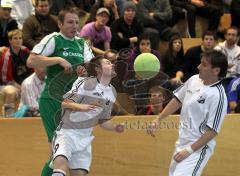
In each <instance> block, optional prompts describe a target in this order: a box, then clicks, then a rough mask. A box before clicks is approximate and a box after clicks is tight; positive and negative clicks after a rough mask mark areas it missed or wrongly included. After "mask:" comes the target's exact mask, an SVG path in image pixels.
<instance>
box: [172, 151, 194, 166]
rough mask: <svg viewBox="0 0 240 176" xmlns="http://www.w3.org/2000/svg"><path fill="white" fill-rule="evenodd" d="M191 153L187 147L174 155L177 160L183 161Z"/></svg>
mask: <svg viewBox="0 0 240 176" xmlns="http://www.w3.org/2000/svg"><path fill="white" fill-rule="evenodd" d="M190 155H191V154H190V153H189V152H188V151H187V150H186V149H183V150H181V151H179V152H177V153H176V154H175V155H174V156H173V159H174V160H175V161H176V162H178V163H179V162H181V161H182V160H184V159H185V158H187V157H189V156H190Z"/></svg>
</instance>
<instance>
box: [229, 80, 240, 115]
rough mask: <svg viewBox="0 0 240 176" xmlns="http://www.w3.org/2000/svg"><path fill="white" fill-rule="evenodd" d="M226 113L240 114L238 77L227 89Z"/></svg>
mask: <svg viewBox="0 0 240 176" xmlns="http://www.w3.org/2000/svg"><path fill="white" fill-rule="evenodd" d="M227 97H228V113H240V77H237V78H234V79H232V80H231V82H230V84H229V85H228V89H227Z"/></svg>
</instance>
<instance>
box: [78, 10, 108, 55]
mask: <svg viewBox="0 0 240 176" xmlns="http://www.w3.org/2000/svg"><path fill="white" fill-rule="evenodd" d="M109 15H110V13H109V11H108V9H107V8H104V7H103V8H100V9H98V11H97V13H96V21H95V22H91V23H88V24H86V25H84V26H83V28H82V30H81V32H80V36H81V37H84V38H88V39H89V40H90V42H91V46H92V47H91V48H92V50H93V52H94V53H95V54H104V53H105V51H106V50H108V49H110V41H111V39H112V34H111V31H110V28H109V27H108V26H106V24H107V22H108V20H109Z"/></svg>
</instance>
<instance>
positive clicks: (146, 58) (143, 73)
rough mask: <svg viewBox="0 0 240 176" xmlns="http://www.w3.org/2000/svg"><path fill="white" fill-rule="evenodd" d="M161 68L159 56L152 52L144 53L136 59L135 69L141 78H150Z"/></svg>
mask: <svg viewBox="0 0 240 176" xmlns="http://www.w3.org/2000/svg"><path fill="white" fill-rule="evenodd" d="M159 70H160V62H159V60H158V58H157V57H156V56H155V55H154V54H151V53H142V54H140V55H138V56H137V58H136V59H135V61H134V71H135V73H136V74H137V75H138V76H139V77H140V78H141V79H150V78H152V77H154V76H156V75H157V74H158V73H159Z"/></svg>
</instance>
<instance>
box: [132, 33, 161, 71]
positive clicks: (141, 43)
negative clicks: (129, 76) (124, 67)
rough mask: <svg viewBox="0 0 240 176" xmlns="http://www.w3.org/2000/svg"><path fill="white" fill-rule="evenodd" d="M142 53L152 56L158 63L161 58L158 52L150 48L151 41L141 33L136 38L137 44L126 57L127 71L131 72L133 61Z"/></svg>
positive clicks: (146, 35)
mask: <svg viewBox="0 0 240 176" xmlns="http://www.w3.org/2000/svg"><path fill="white" fill-rule="evenodd" d="M142 53H152V54H154V55H155V56H156V57H157V58H158V59H159V61H161V56H160V53H159V51H157V50H154V49H152V48H151V41H150V37H149V35H148V34H146V33H143V34H141V35H140V36H139V38H138V44H137V46H136V47H135V48H133V49H132V51H131V52H130V54H129V57H128V70H133V65H134V61H135V59H136V58H137V56H138V55H139V54H142Z"/></svg>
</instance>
